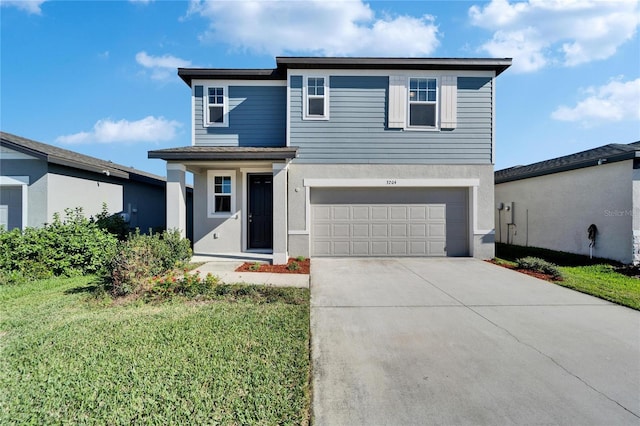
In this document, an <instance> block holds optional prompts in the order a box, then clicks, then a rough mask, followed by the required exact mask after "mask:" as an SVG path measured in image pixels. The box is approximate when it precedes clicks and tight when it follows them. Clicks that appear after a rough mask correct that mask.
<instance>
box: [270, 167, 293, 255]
mask: <svg viewBox="0 0 640 426" xmlns="http://www.w3.org/2000/svg"><path fill="white" fill-rule="evenodd" d="M287 236H288V235H287V164H286V163H273V263H274V264H275V265H281V264H285V263H287V260H289V253H287Z"/></svg>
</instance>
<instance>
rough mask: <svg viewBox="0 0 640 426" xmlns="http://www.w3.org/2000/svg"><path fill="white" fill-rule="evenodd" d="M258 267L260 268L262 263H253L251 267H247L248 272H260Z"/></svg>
mask: <svg viewBox="0 0 640 426" xmlns="http://www.w3.org/2000/svg"><path fill="white" fill-rule="evenodd" d="M260 266H262V263H260V262H254V263H253V264H252V265H251V266H249V270H250V271H254V272H255V271H259V270H260Z"/></svg>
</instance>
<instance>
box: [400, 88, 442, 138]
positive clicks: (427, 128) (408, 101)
mask: <svg viewBox="0 0 640 426" xmlns="http://www.w3.org/2000/svg"><path fill="white" fill-rule="evenodd" d="M414 79H416V80H418V79H419V80H435V82H436V89H435V90H436V100H435V101H412V100H411V80H414ZM427 93H428V92H427ZM412 104H426V105H434V106H435V117H434V125H433V126H419V125H411V105H412ZM439 110H440V86H439V79H438V77H435V76H410V77H408V78H407V129H414V130H415V129H417V130H439V129H440V126H439V121H438V120H439V112H440V111H439Z"/></svg>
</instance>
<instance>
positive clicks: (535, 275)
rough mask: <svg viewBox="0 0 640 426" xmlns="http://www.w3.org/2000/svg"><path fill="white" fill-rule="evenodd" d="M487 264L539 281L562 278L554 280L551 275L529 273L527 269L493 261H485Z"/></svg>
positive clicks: (551, 280)
mask: <svg viewBox="0 0 640 426" xmlns="http://www.w3.org/2000/svg"><path fill="white" fill-rule="evenodd" d="M487 262H489V263H493V264H494V265H498V266H502V267H503V268H507V269H511V270H513V271H516V272H520V273H521V274H526V275H529V276H532V277H534V278H539V279H541V280H545V281H549V282H556V281H562V278H554V277H553V276H552V275H549V274H543V273H542V272H536V271H530V270H529V269H519V268H517V267H515V266H512V265H505V264H504V263H498V262H496V261H495V260H487Z"/></svg>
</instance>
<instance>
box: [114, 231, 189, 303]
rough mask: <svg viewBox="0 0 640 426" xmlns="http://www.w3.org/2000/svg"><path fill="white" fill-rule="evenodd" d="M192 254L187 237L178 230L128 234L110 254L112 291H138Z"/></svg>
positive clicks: (187, 259)
mask: <svg viewBox="0 0 640 426" xmlns="http://www.w3.org/2000/svg"><path fill="white" fill-rule="evenodd" d="M190 258H191V247H190V243H189V240H187V239H186V238H181V237H180V233H179V232H178V231H167V232H164V233H162V234H152V235H142V234H140V232H139V231H136V233H135V234H131V236H130V237H129V239H128V240H127V241H124V242H123V243H122V244H121V245H120V249H119V250H118V252H117V254H116V255H115V256H114V257H113V260H112V262H111V264H110V269H109V280H110V286H111V293H112V294H113V295H114V296H124V295H127V294H133V293H140V292H142V291H143V290H146V289H147V287H148V286H149V285H150V281H151V278H152V277H154V276H161V275H165V274H167V273H168V272H169V271H171V270H172V269H174V268H180V267H182V266H184V265H185V264H186V262H188V261H189V259H190Z"/></svg>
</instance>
